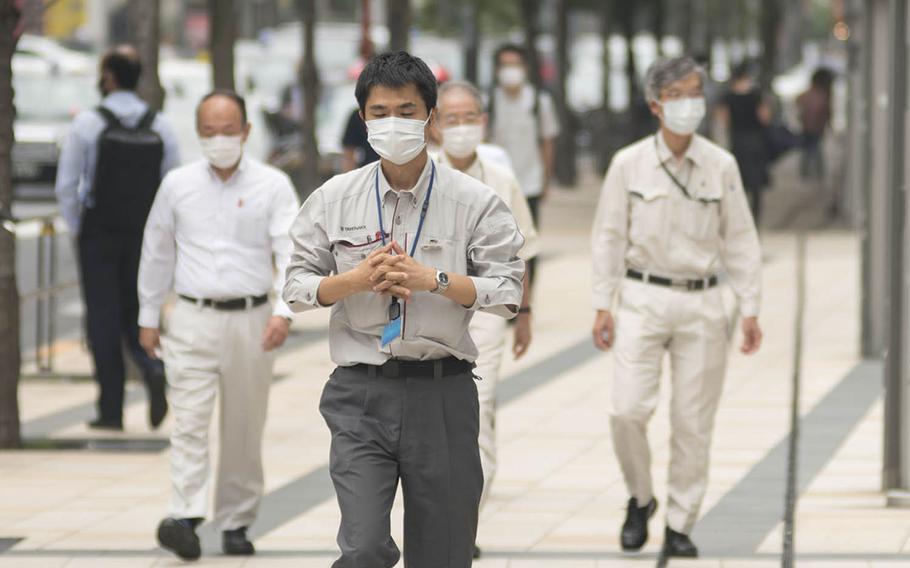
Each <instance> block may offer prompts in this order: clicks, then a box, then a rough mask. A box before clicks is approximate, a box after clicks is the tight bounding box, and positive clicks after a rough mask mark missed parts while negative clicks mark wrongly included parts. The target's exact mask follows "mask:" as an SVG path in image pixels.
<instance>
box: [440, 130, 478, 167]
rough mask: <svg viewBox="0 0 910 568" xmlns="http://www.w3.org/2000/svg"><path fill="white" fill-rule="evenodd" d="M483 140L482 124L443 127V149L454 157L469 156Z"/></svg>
mask: <svg viewBox="0 0 910 568" xmlns="http://www.w3.org/2000/svg"><path fill="white" fill-rule="evenodd" d="M482 141H483V125H482V124H459V125H458V126H450V127H449V128H444V129H442V149H443V150H445V152H446V154H448V155H449V156H452V157H453V158H459V159H460V158H467V157H468V156H470V155H471V154H473V153H474V150H476V149H477V146H478V145H479V144H480V143H481V142H482Z"/></svg>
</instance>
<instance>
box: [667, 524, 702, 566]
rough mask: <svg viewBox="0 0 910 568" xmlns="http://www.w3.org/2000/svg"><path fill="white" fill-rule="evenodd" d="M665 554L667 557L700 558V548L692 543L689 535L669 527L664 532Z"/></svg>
mask: <svg viewBox="0 0 910 568" xmlns="http://www.w3.org/2000/svg"><path fill="white" fill-rule="evenodd" d="M664 554H665V555H666V556H667V557H671V556H676V557H678V558H698V547H696V546H695V545H694V544H693V543H692V541H691V540H690V539H689V536H688V535H684V534H683V533H678V532H676V531H675V530H673V529H671V528H670V527H667V530H666V532H664Z"/></svg>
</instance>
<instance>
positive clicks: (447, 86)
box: [436, 79, 484, 113]
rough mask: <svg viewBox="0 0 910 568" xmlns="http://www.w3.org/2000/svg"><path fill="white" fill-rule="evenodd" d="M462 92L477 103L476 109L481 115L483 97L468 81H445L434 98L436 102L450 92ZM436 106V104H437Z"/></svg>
mask: <svg viewBox="0 0 910 568" xmlns="http://www.w3.org/2000/svg"><path fill="white" fill-rule="evenodd" d="M459 89H460V90H462V91H465V92H466V93H468V94H469V95H471V96H472V97H474V101H475V102H476V103H477V108H478V109H479V110H480V112H481V113H482V112H483V111H484V109H483V96H482V95H481V94H480V91H479V90H478V89H477V87H475V86H474V85H473V84H472V83H470V82H469V81H459V80H457V79H452V80H449V81H446V82H445V83H443V84H442V85H440V86H439V91H438V92H437V95H436V98H437V101H441V100H442V97H444V96H445V94H446V93H448V92H450V91H456V90H459ZM437 104H438V103H437Z"/></svg>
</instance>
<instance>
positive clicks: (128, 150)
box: [55, 46, 180, 430]
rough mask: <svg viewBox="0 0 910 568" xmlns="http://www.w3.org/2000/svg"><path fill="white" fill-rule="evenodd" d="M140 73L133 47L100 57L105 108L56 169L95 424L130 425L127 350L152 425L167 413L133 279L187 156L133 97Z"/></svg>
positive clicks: (73, 136)
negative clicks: (171, 176)
mask: <svg viewBox="0 0 910 568" xmlns="http://www.w3.org/2000/svg"><path fill="white" fill-rule="evenodd" d="M141 72H142V66H141V65H140V63H139V58H138V56H137V55H136V52H135V50H134V49H133V48H131V47H128V46H121V47H118V48H116V49H114V50H112V51H109V52H108V53H106V54H105V55H104V56H103V57H102V58H101V69H100V77H99V79H98V89H99V91H100V92H101V96H102V101H101V104H100V105H99V106H98V107H97V108H96V109H93V110H88V111H84V112H82V113H80V114H79V115H78V116H77V117H76V118H75V120H74V121H73V124H72V126H71V127H70V130H69V134H68V135H67V137H66V140H65V141H64V142H63V146H62V148H61V150H60V163H59V165H58V168H57V183H56V188H55V191H56V194H57V200H58V202H59V204H60V212H61V214H62V215H63V218H64V220H65V221H66V224H67V226H68V228H69V232H70V235H72V237H73V240H74V241H75V243H76V249H77V251H78V258H79V269H80V270H79V275H80V280H81V284H82V296H83V299H84V302H85V320H86V331H87V335H88V345H89V348H90V349H91V352H92V360H93V363H94V366H95V379H96V380H97V382H98V388H99V396H98V416H97V418H96V419H95V420H94V421H92V422H90V423H89V426H90V427H92V428H102V429H110V430H122V429H123V397H124V384H125V381H126V365H125V362H124V359H123V350H124V346H125V347H126V349H127V351H129V353H130V355H131V356H132V358H133V360H134V361H135V362H136V365H137V366H138V367H139V369H140V371H141V372H142V377H143V380H144V382H145V386H146V389H147V391H148V397H149V423H150V424H151V426H152V428H157V427H158V426H159V425H160V424H161V422H162V420H164V417H165V415H166V413H167V402H166V399H165V394H164V384H165V377H164V367H163V366H162V365H161V363H160V361H156V360H154V359H152V358H150V357H148V356H147V355H146V353H145V351H144V350H143V349H142V348H141V347H140V345H139V328H138V327H137V326H136V318H137V316H138V314H139V299H138V297H137V294H136V277H137V273H138V270H139V257H140V254H141V250H142V231H143V228H144V226H145V221H146V217H147V216H148V213H149V209H150V208H151V205H152V201H153V200H154V198H155V192H156V191H157V190H158V185H159V184H160V182H161V179H162V177H163V176H164V175H165V174H166V173H167V172H168V171H170V170H171V169H172V168H174V167H176V166H177V165H178V164H179V162H180V155H179V152H178V148H177V140H176V136H175V135H174V132H173V131H172V129H171V127H170V126H169V125H168V124H167V122H166V121H165V120H164V118H163V117H162V116H161V115H159V114H158V113H156V112H155V111H154V110H152V109H150V108H149V107H148V105H147V104H146V103H144V102H143V101H142V100H141V99H140V98H139V96H138V95H137V94H136V86H137V85H138V83H139V76H140V74H141Z"/></svg>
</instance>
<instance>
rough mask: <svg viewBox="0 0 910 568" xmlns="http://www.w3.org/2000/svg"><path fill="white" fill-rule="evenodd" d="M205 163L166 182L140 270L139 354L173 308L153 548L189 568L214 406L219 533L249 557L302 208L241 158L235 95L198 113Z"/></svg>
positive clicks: (241, 121)
mask: <svg viewBox="0 0 910 568" xmlns="http://www.w3.org/2000/svg"><path fill="white" fill-rule="evenodd" d="M196 120H197V129H198V132H199V137H200V143H201V145H202V150H203V154H204V155H205V157H206V160H204V161H198V162H195V163H192V164H189V165H187V166H184V167H182V168H179V169H177V170H174V171H173V172H171V173H170V174H169V175H168V176H167V177H166V178H165V179H164V181H163V182H162V184H161V188H160V189H159V191H158V194H157V196H156V198H155V203H154V205H153V206H152V211H151V213H150V214H149V218H148V222H147V224H146V228H145V236H144V241H143V248H142V262H141V265H140V269H139V300H140V312H139V326H140V328H141V329H140V342H141V344H142V346H143V347H144V348H145V349H146V351H147V352H148V353H149V355H155V353H156V350H157V349H158V347H159V328H160V326H159V314H160V311H161V306H162V304H164V302H165V298H166V296H167V294H168V292H169V291H170V290H171V288H172V287H173V289H174V290H175V291H176V293H177V295H178V297H179V299H178V300H177V303H176V306H175V307H174V309H173V311H172V313H171V316H170V320H169V322H168V328H167V333H166V334H165V336H164V338H163V342H162V343H163V347H164V363H165V367H166V369H167V376H168V386H169V391H168V397H169V399H170V404H171V408H172V409H173V414H174V419H175V425H174V430H173V432H172V433H171V482H172V486H173V487H172V497H171V504H170V510H169V516H168V518H166V519H164V520H163V521H162V522H161V524H160V525H159V527H158V541H159V542H160V543H161V545H162V546H163V547H164V548H166V549H168V550H171V551H173V552H175V553H176V554H177V555H178V556H179V557H181V558H183V559H186V560H194V559H196V558H199V556H200V554H201V551H200V546H199V539H198V537H197V536H196V533H195V528H196V526H197V525H198V524H199V523H200V522H201V521H202V519H203V518H204V517H205V515H206V510H207V505H208V487H209V464H208V460H209V447H208V431H209V422H210V420H211V417H212V411H213V410H214V406H215V398H216V394H217V395H218V399H219V401H220V413H221V423H220V426H221V437H220V438H221V441H222V444H221V451H220V459H219V463H218V477H217V484H216V487H215V522H216V523H217V524H218V525H220V527H221V529H222V530H223V531H224V533H223V549H224V552H225V553H226V554H253V553H254V551H255V550H254V547H253V545H252V543H251V542H250V541H249V540H248V538H247V536H246V529H247V527H249V525H250V524H251V523H252V522H253V521H254V520H255V518H256V513H257V510H258V507H259V502H260V500H261V498H262V489H263V473H262V452H261V444H262V433H263V428H264V426H265V416H266V407H267V404H268V393H269V386H270V384H271V381H272V365H273V362H274V356H273V354H274V350H275V349H277V348H278V347H280V346H281V345H282V344H283V343H284V341H285V339H286V338H287V336H288V326H289V325H290V316H291V311H290V310H289V309H288V307H287V306H286V305H285V304H284V302H283V301H281V300H280V299H278V300H277V301H276V303H275V306H274V308H273V307H271V306H270V302H269V298H268V294H269V291H270V289H272V288H273V287H277V288H275V289H277V290H280V289H281V287H282V286H283V283H284V277H283V274H284V272H285V269H286V268H287V265H288V261H289V258H290V253H291V242H290V239H289V237H288V227H290V225H291V222H292V221H293V219H294V216H295V215H296V213H297V209H298V206H299V202H298V199H297V195H296V194H295V192H294V189H293V186H292V185H291V182H290V180H289V179H288V177H287V176H286V175H285V174H283V173H282V172H280V171H278V170H276V169H274V168H272V167H271V166H267V165H265V164H263V163H261V162H258V161H255V160H252V159H250V158H248V157H245V156H243V144H244V142H245V141H246V139H247V136H248V135H249V131H250V125H249V123H248V122H247V118H246V105H245V103H244V101H243V99H242V98H241V97H239V96H238V95H236V94H235V93H232V92H226V91H225V92H222V91H217V92H215V93H212V94H210V95H208V96H206V97H205V98H204V99H203V100H202V102H201V103H200V104H199V108H198V111H197V117H196Z"/></svg>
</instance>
